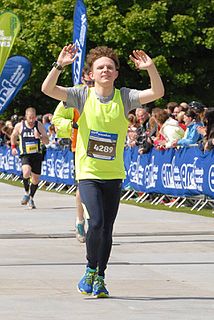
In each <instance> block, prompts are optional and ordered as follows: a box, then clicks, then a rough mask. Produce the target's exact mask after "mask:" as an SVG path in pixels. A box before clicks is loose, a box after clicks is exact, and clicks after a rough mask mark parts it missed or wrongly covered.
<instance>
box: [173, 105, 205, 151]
mask: <svg viewBox="0 0 214 320" xmlns="http://www.w3.org/2000/svg"><path fill="white" fill-rule="evenodd" d="M184 123H185V125H186V126H187V129H186V131H185V134H184V137H183V138H182V139H180V140H177V141H175V142H174V143H173V147H176V146H182V147H188V146H190V145H192V144H196V143H197V142H198V141H200V140H201V139H203V137H202V135H201V134H200V133H199V132H198V130H197V127H201V126H203V124H202V122H198V121H197V114H196V113H195V112H194V111H193V110H189V111H187V112H186V113H185V115H184Z"/></svg>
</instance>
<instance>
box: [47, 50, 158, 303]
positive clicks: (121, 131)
mask: <svg viewBox="0 0 214 320" xmlns="http://www.w3.org/2000/svg"><path fill="white" fill-rule="evenodd" d="M76 57H77V49H76V48H75V46H74V45H71V44H70V45H68V46H65V47H64V48H63V49H62V51H61V53H60V54H59V57H58V59H57V62H55V63H54V64H53V68H52V70H51V71H50V73H49V74H48V76H47V78H46V79H45V81H44V83H43V85H42V91H43V92H44V93H45V94H47V95H49V96H50V97H53V98H55V99H58V100H62V101H65V104H66V106H67V107H75V108H78V110H79V112H80V118H79V120H78V136H77V147H76V178H77V180H78V181H79V190H80V197H81V200H82V203H83V206H84V210H85V214H86V215H87V218H88V232H87V237H86V249H87V267H86V272H85V274H84V276H83V277H82V279H81V280H80V282H79V283H78V290H79V291H80V292H81V293H83V294H92V295H93V296H94V297H97V298H100V297H108V296H109V292H108V290H107V289H106V287H105V282H104V277H105V269H106V268H107V263H108V260H109V256H110V252H111V247H112V230H113V224H114V221H115V218H116V215H117V211H118V207H119V202H120V192H121V185H122V179H124V178H125V170H124V163H123V151H124V144H125V138H126V134H127V129H128V113H129V111H130V110H132V109H135V108H139V107H141V105H142V104H145V103H148V102H151V101H154V100H156V99H158V98H160V97H162V96H163V94H164V88H163V84H162V81H161V78H160V76H159V74H158V71H157V69H156V67H155V65H154V63H153V61H152V59H150V57H149V56H148V55H147V54H146V53H145V52H144V51H142V50H134V51H133V54H132V55H131V56H130V59H131V60H132V61H133V62H134V64H135V66H136V68H137V69H139V70H143V69H144V70H147V72H148V74H149V77H150V81H151V88H149V89H146V90H142V91H141V90H133V89H129V88H121V89H120V90H118V89H116V88H115V87H114V82H115V80H116V78H117V77H118V70H119V60H118V57H117V55H116V54H115V52H114V51H113V49H111V48H108V47H97V48H95V49H92V50H90V52H89V54H88V56H87V61H86V62H87V65H88V66H89V68H90V73H89V75H90V78H91V79H93V80H94V88H88V87H87V86H83V87H79V88H76V87H72V88H66V87H62V86H58V85H57V80H58V77H59V75H60V73H61V71H62V70H63V68H64V67H65V66H66V65H69V64H71V63H73V61H74V60H75V59H76Z"/></svg>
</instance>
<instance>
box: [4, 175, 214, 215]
mask: <svg viewBox="0 0 214 320" xmlns="http://www.w3.org/2000/svg"><path fill="white" fill-rule="evenodd" d="M0 182H2V183H7V184H10V185H13V186H16V187H22V188H23V185H22V183H21V182H20V180H18V181H12V180H4V179H0ZM40 190H43V191H46V190H45V187H43V188H42V189H40ZM46 192H56V191H55V190H51V191H46ZM65 192H66V191H64V190H63V191H61V192H60V193H61V194H65ZM71 195H73V196H74V195H75V193H72V194H71ZM121 203H124V204H127V205H134V206H137V207H142V208H146V209H152V210H165V211H174V212H184V213H188V214H194V215H199V216H203V217H208V218H214V214H213V213H212V209H204V208H203V209H202V210H200V211H199V212H198V211H197V210H194V211H191V207H180V208H175V207H172V208H168V207H166V206H165V205H164V204H158V205H153V204H151V203H150V202H149V201H145V202H143V203H136V202H135V201H134V200H128V201H126V200H122V201H121Z"/></svg>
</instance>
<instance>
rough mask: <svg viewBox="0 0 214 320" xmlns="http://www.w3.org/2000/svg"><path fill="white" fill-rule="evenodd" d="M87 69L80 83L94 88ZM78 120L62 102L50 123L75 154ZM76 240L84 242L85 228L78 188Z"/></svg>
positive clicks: (74, 111)
mask: <svg viewBox="0 0 214 320" xmlns="http://www.w3.org/2000/svg"><path fill="white" fill-rule="evenodd" d="M88 73H89V69H88V68H87V66H85V67H84V68H83V71H82V79H81V80H82V83H83V84H85V85H87V86H88V87H93V86H94V81H93V80H91V79H90V77H89V75H88ZM78 119H79V111H78V110H77V109H76V108H69V109H65V108H64V105H63V103H62V102H60V103H59V104H58V106H57V107H56V109H55V111H54V114H53V119H52V123H53V124H54V125H55V127H56V129H57V136H58V138H71V150H72V152H73V153H74V156H75V152H76V141H77V131H78V129H77V127H78V126H77V121H78ZM76 206H77V211H76V226H75V228H76V238H77V240H78V241H79V242H82V243H84V242H85V240H86V231H85V229H86V227H85V218H84V209H83V206H82V203H81V199H80V193H79V188H77V190H76Z"/></svg>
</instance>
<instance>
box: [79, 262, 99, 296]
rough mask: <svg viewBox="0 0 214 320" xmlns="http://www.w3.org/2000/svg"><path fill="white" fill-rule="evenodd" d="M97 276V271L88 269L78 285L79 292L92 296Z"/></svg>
mask: <svg viewBox="0 0 214 320" xmlns="http://www.w3.org/2000/svg"><path fill="white" fill-rule="evenodd" d="M95 275H96V270H94V269H91V268H89V267H87V268H86V272H85V274H84V276H83V277H82V279H81V280H80V282H79V283H78V285H77V288H78V291H79V292H80V293H82V294H91V293H92V291H93V283H94V278H95Z"/></svg>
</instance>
